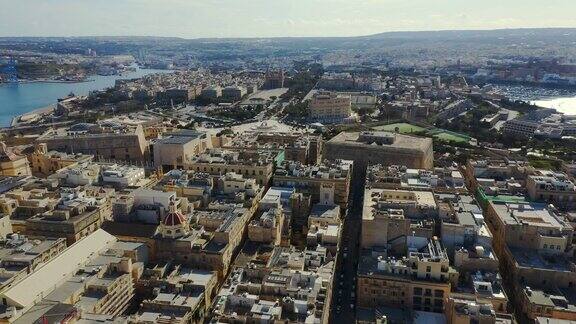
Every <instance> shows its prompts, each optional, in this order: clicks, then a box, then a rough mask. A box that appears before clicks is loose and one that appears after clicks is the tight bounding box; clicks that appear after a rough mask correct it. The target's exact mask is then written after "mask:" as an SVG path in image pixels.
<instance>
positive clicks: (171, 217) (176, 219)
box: [163, 212, 186, 226]
mask: <svg viewBox="0 0 576 324" xmlns="http://www.w3.org/2000/svg"><path fill="white" fill-rule="evenodd" d="M185 223H186V216H184V215H182V213H179V212H175V213H169V214H168V215H166V217H165V218H164V221H163V224H164V225H165V226H179V225H182V224H185Z"/></svg>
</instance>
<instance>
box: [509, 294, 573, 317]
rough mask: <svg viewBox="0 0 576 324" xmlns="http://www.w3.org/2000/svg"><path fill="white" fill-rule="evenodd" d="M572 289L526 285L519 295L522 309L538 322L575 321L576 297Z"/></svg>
mask: <svg viewBox="0 0 576 324" xmlns="http://www.w3.org/2000/svg"><path fill="white" fill-rule="evenodd" d="M571 290H572V288H570V289H557V290H556V289H550V288H548V289H546V290H540V289H534V288H530V287H525V288H524V289H522V291H521V293H520V297H519V299H520V304H521V305H522V306H521V310H522V312H523V313H524V314H526V317H527V318H528V319H529V320H532V321H536V323H564V322H563V321H566V323H571V322H572V323H573V322H574V321H576V299H575V296H574V292H573V291H571ZM544 318H546V319H544Z"/></svg>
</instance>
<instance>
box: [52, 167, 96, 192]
mask: <svg viewBox="0 0 576 324" xmlns="http://www.w3.org/2000/svg"><path fill="white" fill-rule="evenodd" d="M100 171H101V166H100V164H96V163H92V162H84V163H80V164H74V165H70V166H68V167H66V168H64V169H60V170H59V171H58V172H56V173H55V174H53V175H51V176H50V178H53V179H58V181H59V182H60V184H62V185H66V186H72V187H77V186H85V185H95V184H97V183H98V182H99V181H100Z"/></svg>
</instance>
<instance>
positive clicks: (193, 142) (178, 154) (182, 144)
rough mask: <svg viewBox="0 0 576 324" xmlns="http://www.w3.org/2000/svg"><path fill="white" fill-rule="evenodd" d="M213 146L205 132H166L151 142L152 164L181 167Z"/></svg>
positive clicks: (164, 167)
mask: <svg viewBox="0 0 576 324" xmlns="http://www.w3.org/2000/svg"><path fill="white" fill-rule="evenodd" d="M212 147H213V141H212V137H211V136H210V135H209V134H207V133H198V132H195V131H189V130H180V131H178V132H173V133H169V134H166V137H164V138H160V139H158V140H156V141H155V142H154V144H153V149H152V151H153V156H154V165H155V166H156V167H157V168H160V167H161V168H162V169H164V170H171V169H174V168H176V169H178V168H179V169H182V168H183V167H184V165H186V163H187V161H190V160H192V159H193V158H194V157H195V156H196V155H198V154H201V153H204V151H206V150H207V149H210V148H212Z"/></svg>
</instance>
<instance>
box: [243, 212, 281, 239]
mask: <svg viewBox="0 0 576 324" xmlns="http://www.w3.org/2000/svg"><path fill="white" fill-rule="evenodd" d="M283 226H284V213H283V211H282V209H278V208H270V209H267V210H263V211H260V212H258V214H257V216H256V217H255V219H254V220H252V221H251V222H250V223H249V224H248V239H249V240H250V241H252V242H260V243H272V244H274V245H280V243H281V242H282V232H283Z"/></svg>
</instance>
